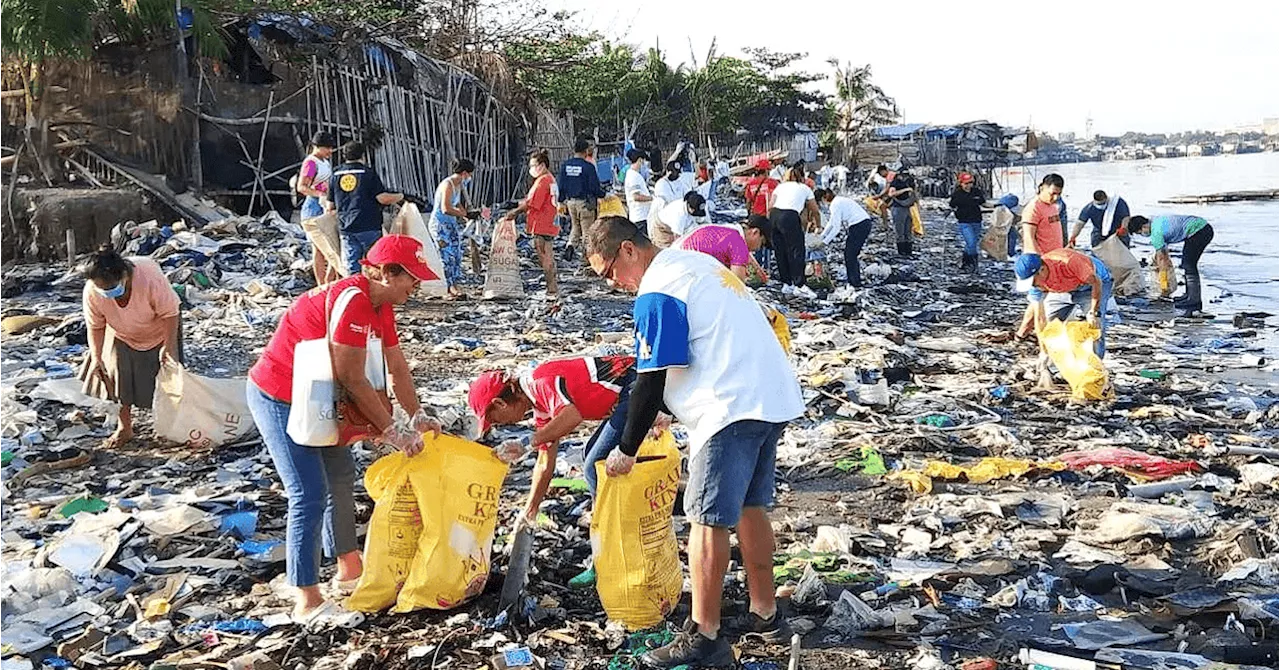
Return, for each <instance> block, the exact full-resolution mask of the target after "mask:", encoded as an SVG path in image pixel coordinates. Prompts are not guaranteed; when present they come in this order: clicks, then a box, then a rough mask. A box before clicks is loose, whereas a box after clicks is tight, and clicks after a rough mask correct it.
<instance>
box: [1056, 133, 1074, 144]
mask: <svg viewBox="0 0 1280 670" xmlns="http://www.w3.org/2000/svg"><path fill="white" fill-rule="evenodd" d="M1058 141H1059V142H1062V143H1063V144H1066V143H1068V142H1074V141H1076V134H1075V133H1072V132H1066V133H1058Z"/></svg>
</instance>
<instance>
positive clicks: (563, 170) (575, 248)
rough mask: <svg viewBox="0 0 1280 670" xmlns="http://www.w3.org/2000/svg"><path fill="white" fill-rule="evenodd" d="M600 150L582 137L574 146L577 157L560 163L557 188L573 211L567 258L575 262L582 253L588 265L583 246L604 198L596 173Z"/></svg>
mask: <svg viewBox="0 0 1280 670" xmlns="http://www.w3.org/2000/svg"><path fill="white" fill-rule="evenodd" d="M595 153H596V148H595V146H594V145H593V144H591V140H588V139H585V138H579V139H578V140H577V141H576V142H574V143H573V158H570V159H569V160H567V161H565V162H564V163H561V164H560V174H559V176H558V177H557V178H556V186H557V187H558V188H559V190H560V202H562V203H564V204H565V208H566V209H568V210H569V225H570V227H571V228H570V232H569V244H568V245H567V246H566V247H565V249H564V253H565V259H566V260H569V261H572V260H573V259H574V257H575V256H576V255H577V254H578V253H580V252H581V254H582V260H583V262H584V263H585V262H586V258H587V254H586V248H585V247H584V246H583V244H584V242H583V240H584V239H585V237H586V234H587V232H588V231H589V230H591V224H593V223H595V222H596V207H597V204H598V201H599V200H600V198H603V197H604V189H603V188H601V187H600V175H599V174H598V173H597V172H596V164H595Z"/></svg>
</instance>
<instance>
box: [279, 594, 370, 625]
mask: <svg viewBox="0 0 1280 670" xmlns="http://www.w3.org/2000/svg"><path fill="white" fill-rule="evenodd" d="M291 618H292V619H293V622H294V623H295V624H298V625H299V626H302V627H303V628H305V629H307V630H323V629H326V628H355V627H356V626H359V625H360V624H362V623H364V614H361V613H360V612H352V611H350V610H345V609H343V608H342V606H341V605H338V604H337V603H335V602H333V601H332V600H326V601H325V602H324V604H322V605H320V606H319V607H316V608H315V609H313V610H311V611H310V612H307V613H306V614H305V615H303V616H301V617H300V616H298V615H296V614H294V615H293V616H292V617H291Z"/></svg>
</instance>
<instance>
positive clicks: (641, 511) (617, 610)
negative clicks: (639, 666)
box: [591, 431, 684, 630]
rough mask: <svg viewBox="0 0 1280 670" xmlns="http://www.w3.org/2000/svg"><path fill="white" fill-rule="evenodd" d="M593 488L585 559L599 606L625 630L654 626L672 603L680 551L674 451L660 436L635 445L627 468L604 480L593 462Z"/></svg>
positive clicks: (678, 585)
mask: <svg viewBox="0 0 1280 670" xmlns="http://www.w3.org/2000/svg"><path fill="white" fill-rule="evenodd" d="M596 473H597V477H598V478H599V479H598V481H599V482H600V490H599V493H598V495H597V496H596V502H595V509H594V511H593V512H592V517H591V554H592V558H593V559H594V561H595V566H596V575H597V579H596V588H597V590H598V591H599V593H600V603H601V604H602V605H604V611H605V613H606V614H607V615H608V616H609V619H611V620H613V621H618V622H621V623H622V624H623V625H625V626H626V627H627V628H628V629H630V630H638V629H642V628H649V627H651V626H655V625H657V624H658V623H661V622H662V620H663V618H665V617H666V616H667V615H668V614H670V613H671V609H672V608H673V607H675V604H676V602H677V601H678V600H679V599H680V588H681V586H683V583H684V579H683V577H682V576H681V568H680V549H679V546H678V545H677V544H676V531H675V527H674V526H673V525H672V524H671V513H672V510H673V509H674V507H675V502H676V493H677V490H678V489H679V485H680V452H679V451H677V450H676V444H675V438H674V437H672V435H671V432H670V431H667V432H665V433H663V434H662V436H661V437H659V438H658V439H656V440H654V439H649V440H646V441H645V443H644V444H643V445H641V446H640V451H639V453H638V454H637V458H636V464H635V467H634V468H632V470H631V472H630V473H629V474H626V475H622V476H620V477H609V476H607V475H606V474H605V471H604V461H600V462H599V463H597V464H596Z"/></svg>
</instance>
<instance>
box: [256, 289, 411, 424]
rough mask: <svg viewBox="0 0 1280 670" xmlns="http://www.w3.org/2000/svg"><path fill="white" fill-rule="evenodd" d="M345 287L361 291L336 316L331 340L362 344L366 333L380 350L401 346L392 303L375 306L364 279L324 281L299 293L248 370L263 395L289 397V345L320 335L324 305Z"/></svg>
mask: <svg viewBox="0 0 1280 670" xmlns="http://www.w3.org/2000/svg"><path fill="white" fill-rule="evenodd" d="M348 286H355V287H356V288H358V289H360V292H359V293H358V294H356V296H355V297H354V298H352V299H351V302H349V303H347V307H346V309H344V310H343V311H342V314H341V315H339V316H338V317H337V319H338V323H337V326H336V327H335V328H334V331H333V341H334V342H335V343H337V344H345V345H348V346H352V347H360V348H362V349H363V348H364V347H365V345H366V344H367V342H368V340H369V336H370V335H372V336H373V337H379V338H382V348H383V349H384V350H386V349H390V348H391V347H394V346H398V345H399V344H400V338H399V337H398V336H397V335H396V317H395V314H394V313H393V312H392V311H391V303H387V304H384V305H382V306H380V307H378V308H376V309H375V308H374V306H373V303H372V302H370V301H369V279H368V278H367V277H365V276H364V275H355V276H353V277H347V278H346V279H340V280H338V281H336V282H333V283H332V284H325V285H324V286H318V287H316V288H313V289H311V290H310V291H307V292H306V293H303V294H302V295H301V296H299V297H298V299H297V300H296V301H294V303H293V304H292V305H290V306H289V309H288V310H287V311H285V313H284V316H282V317H280V325H279V326H278V327H277V328H276V332H275V334H274V335H272V336H271V341H270V342H268V343H267V348H266V349H263V350H262V357H261V358H259V359H258V362H257V363H255V364H254V366H253V367H252V368H251V369H250V370H249V380H250V381H252V382H253V383H254V385H256V386H257V387H258V388H260V389H262V392H263V393H266V394H267V395H269V396H271V397H272V398H275V399H276V400H279V401H281V402H292V400H293V349H294V347H296V346H297V345H298V343H299V342H303V341H306V340H318V339H320V338H322V337H324V336H325V334H326V332H327V331H328V328H327V326H326V324H325V311H326V304H327V305H328V309H330V310H331V309H333V303H334V302H335V301H337V299H338V295H339V294H340V293H342V290H343V289H345V288H347V287H348Z"/></svg>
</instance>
